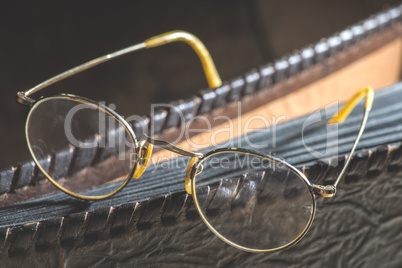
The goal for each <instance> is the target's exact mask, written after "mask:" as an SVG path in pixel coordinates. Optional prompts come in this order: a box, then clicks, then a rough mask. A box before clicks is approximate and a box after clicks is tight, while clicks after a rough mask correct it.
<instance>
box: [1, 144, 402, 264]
mask: <svg viewBox="0 0 402 268" xmlns="http://www.w3.org/2000/svg"><path fill="white" fill-rule="evenodd" d="M401 148H402V147H401V145H400V144H399V145H398V146H397V147H395V146H382V147H378V148H376V149H373V150H369V151H366V152H362V153H360V155H359V161H354V162H353V163H352V166H351V168H350V169H349V170H350V172H349V173H348V176H347V177H346V182H347V183H345V184H341V186H340V187H339V191H338V194H337V196H336V197H334V198H332V199H331V198H330V199H325V198H318V200H317V214H316V218H315V220H314V222H313V225H312V227H311V229H310V231H309V232H308V234H307V235H306V236H305V237H304V238H303V239H302V240H301V241H300V242H299V243H298V244H296V245H295V246H293V247H291V248H289V249H287V250H285V251H281V252H274V253H265V254H252V253H247V252H242V251H239V250H237V249H234V248H232V247H230V246H228V245H226V244H224V243H223V242H222V241H220V239H219V238H217V237H216V236H215V235H213V234H212V232H210V231H209V230H208V229H207V227H206V226H205V225H204V224H203V223H202V222H201V220H200V218H199V217H197V216H194V212H195V211H194V205H193V204H192V198H191V196H188V195H187V194H185V193H183V192H181V193H174V194H171V195H168V196H162V197H153V198H152V199H150V200H149V201H146V202H140V203H132V204H125V205H122V206H121V207H106V208H102V209H98V210H96V211H93V212H87V213H76V214H72V215H69V216H67V217H63V218H55V219H49V220H47V221H44V222H40V223H35V224H31V225H24V226H22V227H17V228H9V229H4V230H3V231H2V233H1V239H2V241H3V243H2V249H1V259H2V263H1V264H2V266H11V265H13V266H16V265H17V266H35V267H37V266H52V267H56V266H68V267H76V266H92V265H95V266H112V267H117V266H118V267H121V266H133V265H134V266H141V267H155V266H163V267H165V266H178V267H205V266H217V267H226V266H229V265H231V266H232V265H235V266H237V267H239V266H247V267H251V266H258V265H259V266H275V267H306V266H309V267H322V266H326V267H336V266H353V267H354V266H364V267H378V266H382V267H398V266H400V265H401V262H402V258H401V256H400V254H401V253H400V250H399V249H400V247H401V246H402V244H401V243H402V242H401V241H402V239H401V237H400V234H401V233H402V232H401V231H402V230H401V226H402V225H401V222H400V219H399V218H400V214H401V209H400V202H402V200H401V198H402V194H401V193H400V189H401V187H400V184H401V178H402V173H401V170H402V167H401V162H400V159H401V151H402V150H401ZM361 163H368V164H367V166H365V165H363V166H362V165H361ZM326 166H327V168H325V165H324V166H323V165H322V164H316V165H313V166H309V167H305V172H306V173H307V175H308V177H309V178H310V179H311V180H312V181H313V182H322V180H323V178H325V177H328V175H329V174H335V173H336V171H339V166H338V168H332V167H330V166H328V165H326ZM350 177H353V180H350V179H348V178H350ZM247 185H248V184H242V187H244V188H242V189H241V190H242V191H243V194H242V198H244V197H247V196H250V195H248V194H244V191H249V190H250V189H248V188H247ZM243 201H244V202H247V200H243Z"/></svg>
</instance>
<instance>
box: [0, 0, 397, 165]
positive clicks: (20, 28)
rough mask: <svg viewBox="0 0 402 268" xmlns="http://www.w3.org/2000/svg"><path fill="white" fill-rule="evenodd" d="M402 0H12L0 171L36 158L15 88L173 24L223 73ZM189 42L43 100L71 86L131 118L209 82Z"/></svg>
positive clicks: (5, 34) (7, 7)
mask: <svg viewBox="0 0 402 268" xmlns="http://www.w3.org/2000/svg"><path fill="white" fill-rule="evenodd" d="M399 2H400V1H397V0H386V1H385V0H384V1H379V0H356V1H350V0H338V1H322V0H306V1H292V0H286V1H283V0H281V1H274V0H269V1H267V0H252V1H238V0H223V1H199V2H194V1H191V2H190V1H184V0H174V1H141V2H139V1H130V2H121V1H119V2H112V1H80V2H78V1H77V2H75V1H68V2H67V1H65V2H63V3H60V2H56V1H40V2H39V3H38V2H36V3H34V2H33V1H20V2H17V1H14V2H11V1H9V2H8V3H7V4H4V2H3V4H2V5H1V6H0V36H1V42H0V46H1V50H0V53H1V57H0V169H2V168H5V167H7V166H10V165H12V164H16V163H17V162H20V161H23V160H26V159H30V156H29V154H28V149H27V146H26V142H25V137H24V123H25V117H26V114H27V112H28V110H27V108H26V107H24V106H21V105H18V104H17V103H16V102H15V94H16V92H17V91H21V90H27V89H29V88H31V87H33V86H35V85H36V84H38V83H40V82H42V81H43V80H46V79H48V78H50V77H51V76H53V75H56V74H58V73H60V72H63V71H65V70H67V69H69V68H71V67H74V66H76V65H79V64H81V63H83V62H85V61H88V60H91V59H93V58H95V57H98V56H101V55H104V54H107V53H110V52H113V51H115V50H119V49H121V48H124V47H127V46H130V45H133V44H135V43H139V42H141V41H143V40H145V39H146V38H149V37H151V36H153V35H156V34H160V33H163V32H166V31H171V30H177V29H181V30H186V31H189V32H191V33H193V34H195V35H196V36H198V37H199V38H200V39H201V40H202V41H203V42H204V43H205V45H206V46H207V48H208V49H209V50H210V53H211V55H212V57H213V59H214V60H215V63H216V65H217V69H218V71H219V72H220V74H221V76H222V78H223V80H227V79H230V78H233V77H235V76H238V75H240V74H241V73H243V72H245V71H247V70H249V69H251V68H252V67H256V66H258V65H260V64H262V63H266V62H269V61H272V60H273V59H275V58H278V57H281V56H283V55H285V54H286V53H289V52H292V51H293V50H294V49H298V48H301V47H303V46H305V45H307V44H309V43H313V42H316V41H318V40H319V39H320V38H322V37H326V36H329V35H331V34H333V33H335V32H336V31H340V30H342V29H343V28H345V27H346V26H348V25H351V24H353V23H356V22H358V21H359V20H361V19H364V18H366V17H368V16H369V15H371V14H373V13H376V12H378V11H380V10H382V9H384V8H387V7H390V6H393V5H396V4H398V3H399ZM206 87H207V83H206V81H205V78H204V76H203V72H202V69H201V65H200V64H199V61H198V59H197V57H196V56H195V54H194V52H192V50H191V49H190V48H189V47H188V46H187V45H185V44H181V43H175V44H169V45H167V46H164V47H160V48H154V49H149V50H143V51H139V52H136V53H133V54H132V55H128V56H124V57H122V58H119V59H116V60H114V61H112V62H110V63H106V64H104V65H101V66H98V67H96V68H95V69H92V70H89V71H86V72H84V73H82V74H79V75H77V76H75V77H72V78H69V79H68V80H66V81H63V82H60V83H58V84H56V85H54V86H52V87H50V88H49V89H47V90H44V91H43V92H42V91H41V92H40V93H39V94H36V95H35V97H39V96H40V95H42V94H49V93H53V94H54V93H73V94H78V95H81V96H85V97H88V98H92V99H95V100H105V101H107V102H108V103H114V104H116V105H117V111H118V112H119V113H121V114H123V115H125V116H129V115H132V114H139V115H141V114H148V113H149V109H150V108H149V107H150V105H151V103H161V102H162V103H165V102H168V101H171V100H176V99H179V98H186V97H189V96H192V95H193V94H195V93H196V92H197V91H198V90H200V89H202V88H206Z"/></svg>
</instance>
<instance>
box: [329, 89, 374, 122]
mask: <svg viewBox="0 0 402 268" xmlns="http://www.w3.org/2000/svg"><path fill="white" fill-rule="evenodd" d="M363 97H365V98H366V100H365V102H364V108H365V109H367V110H368V111H370V110H371V107H372V106H373V101H374V90H373V88H372V87H371V86H366V87H364V88H361V89H360V90H359V91H357V92H356V93H355V95H353V97H352V98H350V99H349V100H348V102H346V104H345V105H343V107H342V109H341V110H340V111H339V112H338V114H336V115H334V116H333V117H332V118H331V119H330V120H329V121H328V124H334V123H342V122H343V121H345V119H346V118H347V117H348V116H349V114H350V113H351V112H352V111H353V109H354V108H355V107H356V105H357V104H358V103H359V101H360V100H361V99H362V98H363Z"/></svg>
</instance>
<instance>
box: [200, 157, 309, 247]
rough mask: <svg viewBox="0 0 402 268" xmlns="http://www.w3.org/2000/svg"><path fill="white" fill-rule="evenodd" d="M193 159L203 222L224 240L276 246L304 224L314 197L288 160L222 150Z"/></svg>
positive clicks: (242, 244)
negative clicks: (197, 168) (196, 162)
mask: <svg viewBox="0 0 402 268" xmlns="http://www.w3.org/2000/svg"><path fill="white" fill-rule="evenodd" d="M199 165H202V166H203V171H202V172H201V173H200V174H198V175H196V177H195V178H194V180H193V185H194V188H195V190H194V198H195V199H196V200H197V202H196V203H197V204H196V205H197V207H198V209H199V212H200V214H201V216H202V218H203V220H204V221H205V222H206V224H207V225H208V227H209V228H210V229H211V230H212V231H213V232H215V234H217V235H218V236H219V237H220V238H222V239H223V240H224V241H226V242H229V244H232V245H234V246H237V247H242V248H243V249H246V250H259V251H270V250H276V249H280V248H282V247H285V246H288V245H291V244H293V243H295V242H297V241H298V240H299V239H300V238H301V237H302V236H303V235H304V234H305V233H306V232H307V230H308V228H309V227H310V225H311V222H312V220H313V217H314V210H315V199H314V197H313V195H312V193H311V191H310V190H309V186H308V182H307V181H306V180H305V179H304V178H303V177H302V176H303V175H301V174H300V173H298V172H297V171H296V170H294V169H293V168H291V167H290V166H289V165H288V164H286V163H283V162H276V161H274V159H273V158H270V157H267V156H262V155H257V154H255V155H254V154H253V155H251V154H247V153H240V152H228V151H226V152H220V153H219V152H217V153H212V154H211V155H209V156H206V157H205V158H204V159H202V160H201V162H200V163H199Z"/></svg>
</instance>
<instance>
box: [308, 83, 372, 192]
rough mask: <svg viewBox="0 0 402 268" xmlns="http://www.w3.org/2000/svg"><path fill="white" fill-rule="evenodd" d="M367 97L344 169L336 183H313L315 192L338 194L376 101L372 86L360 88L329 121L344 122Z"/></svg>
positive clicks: (331, 122) (330, 122)
mask: <svg viewBox="0 0 402 268" xmlns="http://www.w3.org/2000/svg"><path fill="white" fill-rule="evenodd" d="M363 97H365V102H364V114H363V118H362V121H361V123H360V128H359V132H358V134H357V137H356V140H355V142H354V144H353V147H352V149H351V151H350V154H349V156H348V158H347V160H346V163H345V165H344V166H343V168H342V171H341V172H340V173H339V175H338V177H337V179H336V180H335V183H334V184H333V185H315V184H313V192H314V193H315V194H318V195H321V196H324V197H332V196H334V195H335V194H336V187H337V186H338V184H339V182H340V181H341V179H342V178H343V176H344V174H345V172H346V170H347V168H348V166H349V164H350V161H351V160H352V156H353V154H354V152H355V150H356V147H357V144H358V143H359V141H360V137H361V136H362V134H363V131H364V128H365V127H366V123H367V118H368V114H369V112H370V110H371V107H372V106H373V101H374V90H373V88H372V87H370V86H367V87H364V88H362V89H360V90H359V91H358V92H357V93H356V94H355V95H354V96H353V97H352V98H351V99H350V100H349V101H348V102H347V103H346V104H345V105H344V106H343V107H342V109H341V110H340V111H339V113H338V114H337V115H335V116H334V117H332V118H331V119H330V120H329V121H328V123H329V124H333V123H342V122H343V121H344V120H345V119H346V118H347V117H348V115H349V114H350V112H352V110H353V109H354V108H355V107H356V105H357V103H359V101H360V100H361V99H362V98H363Z"/></svg>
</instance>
